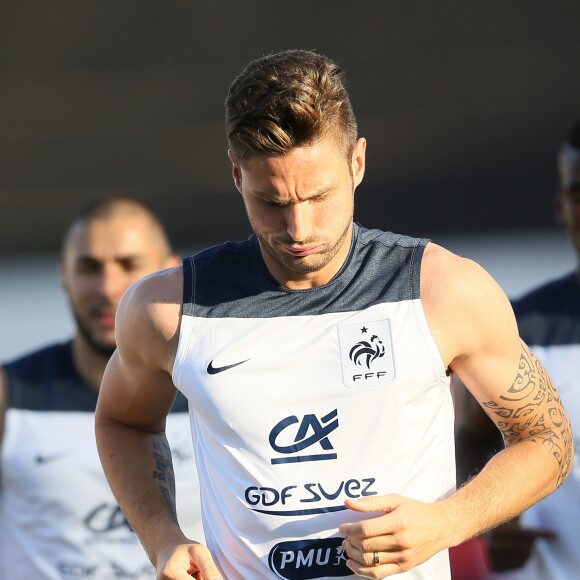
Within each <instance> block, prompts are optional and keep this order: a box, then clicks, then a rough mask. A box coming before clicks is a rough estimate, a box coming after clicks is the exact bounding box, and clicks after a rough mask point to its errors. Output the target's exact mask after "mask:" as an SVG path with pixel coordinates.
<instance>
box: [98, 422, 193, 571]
mask: <svg viewBox="0 0 580 580" xmlns="http://www.w3.org/2000/svg"><path fill="white" fill-rule="evenodd" d="M96 433H97V446H98V450H99V455H100V458H101V463H102V465H103V469H104V471H105V474H106V476H107V479H108V481H109V484H110V486H111V489H112V490H113V493H114V494H115V497H116V498H117V501H118V502H119V505H120V506H121V508H122V510H123V512H124V514H125V516H126V517H127V519H128V521H129V523H130V524H131V526H132V527H133V529H134V530H135V532H136V533H137V535H138V536H139V538H140V540H141V542H142V544H143V546H144V548H145V550H146V552H147V554H148V556H149V558H150V560H151V561H152V563H153V564H154V565H156V563H157V558H158V555H159V554H160V553H161V552H162V551H163V550H165V549H166V548H167V547H168V546H171V545H175V544H177V543H183V542H184V541H185V540H186V538H185V536H184V535H183V533H182V532H181V529H180V528H179V525H178V523H177V516H176V510H175V479H174V473H173V466H172V461H171V452H170V450H169V446H168V444H167V439H166V437H165V435H164V434H152V433H148V432H146V431H141V430H138V429H133V428H131V427H128V426H125V425H122V424H119V423H116V422H113V421H98V422H97V429H96Z"/></svg>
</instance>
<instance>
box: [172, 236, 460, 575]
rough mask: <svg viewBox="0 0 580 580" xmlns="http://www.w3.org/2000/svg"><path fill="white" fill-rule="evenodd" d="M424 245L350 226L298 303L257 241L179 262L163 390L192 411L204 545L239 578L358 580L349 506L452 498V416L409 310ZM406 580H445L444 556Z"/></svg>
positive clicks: (440, 372)
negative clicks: (343, 254) (390, 497)
mask: <svg viewBox="0 0 580 580" xmlns="http://www.w3.org/2000/svg"><path fill="white" fill-rule="evenodd" d="M425 244H426V241H425V240H416V239H411V238H406V237H402V236H396V235H394V234H387V233H383V232H379V231H376V230H365V229H363V228H361V227H360V226H355V229H354V238H353V244H352V248H351V251H350V255H349V258H348V260H347V262H346V263H345V265H344V266H343V268H342V269H341V271H340V272H339V273H338V274H337V275H336V276H335V278H333V280H332V281H331V282H330V283H329V284H327V285H325V286H322V287H318V288H313V289H308V290H297V291H292V290H289V289H287V288H285V287H281V286H280V285H279V284H277V283H276V282H275V281H274V280H273V279H272V277H271V276H270V274H269V273H268V271H267V269H266V267H265V265H264V263H263V261H262V259H261V256H260V253H259V247H258V243H257V241H256V239H255V238H254V237H252V238H250V239H249V240H248V241H247V242H245V243H242V244H231V243H228V244H224V245H223V246H218V247H216V248H212V249H210V250H207V251H205V252H202V253H201V254H199V255H197V256H194V257H192V258H187V259H185V260H184V304H183V316H182V319H181V329H180V337H179V346H178V350H177V356H176V360H175V365H174V370H173V379H174V382H175V384H176V385H177V387H178V388H179V389H180V390H181V391H182V392H183V393H184V394H185V395H186V397H187V398H188V399H189V404H190V410H191V428H192V432H193V440H194V445H195V453H196V459H197V465H198V471H199V478H200V482H201V497H202V517H203V521H204V529H205V535H206V541H207V545H208V547H209V549H210V550H211V552H212V554H213V556H214V558H215V560H216V563H217V565H218V567H219V569H220V570H221V572H222V574H223V575H224V577H225V578H227V579H228V580H234V579H246V580H247V579H252V580H254V579H261V578H285V579H309V578H337V577H346V576H350V577H353V576H354V575H353V573H352V572H351V571H350V570H349V569H348V568H347V567H346V565H345V561H346V559H347V556H346V554H345V553H344V551H343V549H342V546H341V543H342V541H343V539H344V538H342V537H341V536H340V534H339V533H338V526H339V525H340V524H341V523H343V522H349V521H357V520H360V519H361V518H362V517H365V516H364V515H363V514H359V513H355V512H351V511H349V510H346V508H345V506H344V500H345V499H346V498H361V497H365V496H372V495H377V494H387V493H400V494H403V495H405V496H409V497H412V498H416V499H418V500H422V501H426V502H431V501H435V500H438V499H440V498H442V497H444V496H446V495H447V494H449V493H450V492H451V491H452V490H453V489H454V485H455V460H454V443H453V420H454V419H453V408H452V400H451V396H450V390H449V379H448V377H447V376H446V373H445V368H444V365H443V362H442V360H441V358H440V355H439V353H438V350H437V348H436V345H435V344H434V341H433V338H432V336H431V334H430V332H429V329H428V326H427V322H426V319H425V314H424V312H423V308H422V306H421V301H420V297H419V291H420V279H419V276H420V266H421V257H422V254H423V250H424V246H425ZM400 577H401V578H402V579H425V580H427V579H428V580H439V579H448V578H449V577H450V576H449V561H448V555H447V552H446V551H445V552H441V553H439V554H437V555H436V556H434V557H433V558H431V559H430V560H429V561H427V562H425V563H424V564H422V565H421V566H419V567H418V568H416V569H415V570H413V571H411V572H408V573H405V574H401V575H400Z"/></svg>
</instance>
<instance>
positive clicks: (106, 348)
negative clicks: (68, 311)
mask: <svg viewBox="0 0 580 580" xmlns="http://www.w3.org/2000/svg"><path fill="white" fill-rule="evenodd" d="M72 313H73V317H74V319H75V322H76V327H77V330H78V332H79V334H80V335H81V336H82V337H83V340H84V341H85V342H86V344H87V345H88V347H89V348H90V349H91V350H93V351H94V352H95V353H96V354H98V355H100V356H102V357H104V358H106V359H107V360H108V359H110V358H111V356H112V355H113V353H114V352H115V349H116V348H117V345H116V344H115V343H114V342H113V343H110V342H103V341H99V340H97V339H95V337H94V336H93V334H92V332H91V329H90V328H89V325H88V324H85V322H84V321H83V319H82V317H81V316H80V314H79V313H78V312H77V311H76V310H75V308H74V307H72Z"/></svg>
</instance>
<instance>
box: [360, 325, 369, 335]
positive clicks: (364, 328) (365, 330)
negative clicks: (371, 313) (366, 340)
mask: <svg viewBox="0 0 580 580" xmlns="http://www.w3.org/2000/svg"><path fill="white" fill-rule="evenodd" d="M360 331H361V332H362V333H363V334H366V333H367V331H368V328H367V327H366V326H363V327H362V328H361V329H360Z"/></svg>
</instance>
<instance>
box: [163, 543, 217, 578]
mask: <svg viewBox="0 0 580 580" xmlns="http://www.w3.org/2000/svg"><path fill="white" fill-rule="evenodd" d="M192 577H193V578H196V579H197V580H223V577H222V575H221V574H220V573H219V571H218V569H217V567H216V565H215V562H214V561H213V558H212V556H211V553H210V551H209V550H208V549H207V547H206V546H204V545H203V544H197V543H191V544H180V545H179V546H176V547H175V548H174V549H173V550H171V552H170V553H168V554H166V555H161V556H160V557H159V559H158V560H157V580H188V579H190V578H192Z"/></svg>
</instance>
